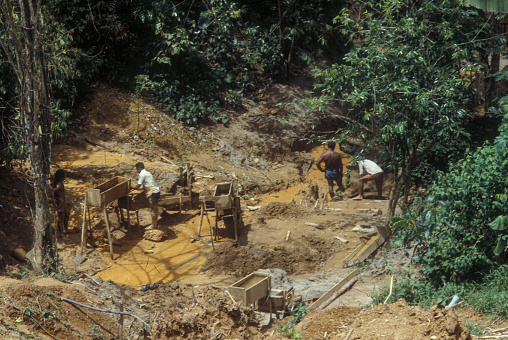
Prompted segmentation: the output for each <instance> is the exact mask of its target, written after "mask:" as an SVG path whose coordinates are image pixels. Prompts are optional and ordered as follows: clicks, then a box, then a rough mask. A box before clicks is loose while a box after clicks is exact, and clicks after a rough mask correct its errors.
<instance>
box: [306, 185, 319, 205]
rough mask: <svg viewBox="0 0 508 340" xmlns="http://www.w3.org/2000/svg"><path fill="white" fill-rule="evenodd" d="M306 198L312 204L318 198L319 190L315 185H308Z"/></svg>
mask: <svg viewBox="0 0 508 340" xmlns="http://www.w3.org/2000/svg"><path fill="white" fill-rule="evenodd" d="M307 197H308V198H309V199H310V200H311V202H314V201H316V200H317V199H318V198H319V188H318V185H317V184H316V183H314V182H312V183H310V184H309V187H308V189H307Z"/></svg>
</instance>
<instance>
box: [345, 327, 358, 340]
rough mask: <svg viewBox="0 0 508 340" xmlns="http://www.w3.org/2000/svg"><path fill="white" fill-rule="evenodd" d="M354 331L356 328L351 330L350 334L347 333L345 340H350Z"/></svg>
mask: <svg viewBox="0 0 508 340" xmlns="http://www.w3.org/2000/svg"><path fill="white" fill-rule="evenodd" d="M354 330H355V329H354V328H351V330H350V331H349V333H347V335H346V338H345V339H344V340H348V339H349V337H350V336H351V334H353V331H354Z"/></svg>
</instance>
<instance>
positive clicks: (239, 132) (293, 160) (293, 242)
mask: <svg viewBox="0 0 508 340" xmlns="http://www.w3.org/2000/svg"><path fill="white" fill-rule="evenodd" d="M304 95H305V93H303V92H302V91H300V90H298V89H297V88H293V87H289V86H286V87H285V86H279V85H277V86H274V87H272V88H269V89H265V90H264V91H259V92H258V93H255V94H253V96H252V97H251V98H250V99H249V100H246V101H245V103H244V109H243V111H242V112H240V113H234V114H233V113H232V114H231V121H230V123H229V124H228V125H226V126H223V125H216V124H214V123H209V124H208V125H206V126H203V127H200V128H192V127H185V126H183V125H182V124H180V123H179V122H177V121H175V120H173V119H171V118H168V117H167V116H166V115H165V114H164V113H162V112H160V111H159V110H157V108H156V107H155V106H154V105H152V104H150V102H149V101H147V100H146V99H141V98H137V97H136V96H133V95H132V94H130V93H124V92H121V91H118V90H116V89H112V88H109V87H106V86H97V88H96V92H95V96H94V98H93V99H92V100H91V101H89V102H87V103H86V104H85V105H83V107H82V110H81V111H82V114H81V118H80V119H81V120H82V123H83V127H82V128H81V129H79V130H72V129H71V130H70V131H69V132H68V133H67V135H66V137H65V138H64V140H62V141H59V142H58V143H56V144H55V145H54V146H53V154H52V172H54V171H55V170H56V169H59V168H64V169H65V170H66V171H67V172H68V179H67V181H66V183H65V185H66V190H67V199H68V201H69V202H70V203H71V205H72V207H73V209H72V213H71V220H70V228H71V230H72V231H73V233H71V234H68V235H61V236H60V237H59V238H58V256H59V257H60V259H61V261H60V263H61V267H60V268H59V274H57V275H54V276H55V277H54V278H35V277H34V276H33V274H31V272H30V270H29V269H28V268H25V267H24V266H23V262H22V261H19V260H18V259H16V258H15V257H14V256H13V254H14V253H15V252H14V250H15V248H16V247H17V246H21V247H22V248H24V249H25V250H29V249H30V247H31V242H32V236H31V229H30V225H31V223H30V212H31V210H30V207H31V206H33V202H31V199H30V198H31V197H33V194H32V193H31V188H30V185H29V184H30V178H31V177H30V176H31V174H30V173H29V171H28V170H26V168H25V167H19V168H16V169H14V170H12V171H10V170H7V169H5V168H0V173H1V175H2V178H3V181H2V183H3V184H2V185H0V204H1V209H0V221H2V222H3V223H2V227H1V228H0V231H1V233H0V241H2V242H3V246H2V248H1V250H0V256H1V257H0V264H1V267H0V268H1V270H2V274H3V275H4V276H2V277H0V296H1V297H2V299H1V300H0V301H1V304H2V307H1V308H0V320H1V321H2V322H1V323H0V338H3V339H20V338H22V339H25V338H37V339H75V338H85V339H117V338H119V334H120V333H121V334H123V336H124V338H129V339H143V338H147V339H169V338H171V339H262V338H268V339H281V338H285V336H287V335H286V334H283V333H280V332H279V331H277V330H276V329H275V328H273V325H274V324H280V325H283V324H285V323H287V321H288V320H289V319H290V318H291V317H290V316H287V317H286V319H284V320H276V321H274V322H272V323H271V324H269V325H266V322H265V321H261V319H260V315H259V314H257V313H255V312H254V311H253V310H252V309H251V308H248V307H245V306H241V305H239V304H238V303H236V302H235V301H233V300H232V299H231V297H230V296H228V295H227V294H226V293H225V291H224V288H225V287H227V286H228V285H230V284H232V283H234V282H235V281H237V280H238V279H240V278H242V277H243V276H245V275H248V274H250V273H252V272H254V271H256V270H260V269H261V270H271V271H273V273H274V277H275V273H277V277H278V278H279V281H280V282H278V283H276V282H275V280H274V283H273V284H280V285H284V284H291V285H294V286H295V287H298V288H296V291H297V298H299V299H301V301H303V302H304V303H306V304H310V303H311V302H312V301H315V300H316V299H317V298H318V297H319V296H321V295H322V294H324V293H325V292H326V291H327V290H328V289H330V288H331V287H333V286H334V285H335V284H336V283H337V282H338V281H339V280H340V279H341V278H343V277H345V276H346V275H347V273H348V272H350V271H351V270H352V268H342V266H341V262H342V260H343V259H344V258H345V257H346V256H347V255H348V254H349V253H350V252H351V251H352V250H353V249H354V248H356V247H357V246H358V245H359V244H360V237H361V236H362V234H361V233H358V232H355V231H353V230H352V229H353V228H354V227H355V226H358V225H370V226H380V225H384V224H385V223H386V219H385V217H384V216H385V213H386V203H387V201H386V200H374V199H373V198H372V197H373V195H374V192H373V191H371V190H373V188H371V187H370V186H368V188H367V192H366V199H365V200H363V201H353V200H351V199H349V197H352V196H353V195H354V194H355V193H356V190H357V187H356V183H357V177H356V176H357V175H353V177H352V182H351V184H349V185H348V186H347V190H346V193H345V195H344V197H345V199H344V200H342V201H337V202H324V203H323V204H322V206H323V209H320V208H321V201H319V202H318V204H315V203H314V201H309V199H308V197H309V195H306V193H307V191H308V188H309V184H311V183H315V184H316V185H317V187H318V191H319V197H320V198H322V195H323V194H324V193H325V192H327V185H326V182H325V181H324V179H323V177H322V174H321V173H319V172H317V171H315V170H314V169H315V168H314V167H313V160H314V159H316V158H317V157H318V156H319V154H320V153H321V152H322V151H323V149H322V147H321V146H317V147H313V148H309V149H305V150H304V149H300V142H299V138H301V137H303V136H304V135H305V133H306V132H307V128H306V126H305V125H304V124H301V121H303V119H302V120H298V119H297V120H294V121H290V122H287V123H286V122H285V120H284V119H282V118H286V117H287V114H288V112H286V111H284V110H285V109H282V108H280V107H279V106H276V104H277V103H279V102H292V103H293V104H292V105H293V109H294V110H295V111H294V112H296V115H299V114H300V115H303V113H300V112H298V108H297V105H296V103H297V102H298V98H301V97H302V96H304ZM294 112H293V113H294ZM307 118H308V119H316V120H317V122H318V123H319V122H320V118H319V117H317V118H316V117H307ZM345 157H347V155H345ZM138 161H142V162H144V163H145V165H146V167H147V169H148V170H149V171H150V172H152V174H153V175H154V178H155V180H156V182H157V184H158V185H159V187H160V188H161V191H162V192H163V193H164V192H167V191H168V190H169V187H170V186H171V184H172V183H173V182H174V180H175V179H176V178H177V177H178V173H179V166H181V165H183V164H185V163H189V164H192V165H193V167H194V170H195V182H194V190H195V191H196V192H206V191H210V190H212V189H213V187H214V185H215V184H216V183H222V182H229V181H231V182H233V183H234V184H235V186H236V187H237V188H238V192H239V196H240V197H241V206H242V213H243V220H244V226H243V227H242V228H241V229H240V231H239V240H238V244H235V242H234V241H232V240H231V238H230V237H227V235H226V234H222V235H223V236H222V237H220V238H219V239H218V240H217V241H216V242H215V243H214V245H213V248H212V246H211V243H210V242H209V241H210V233H209V230H210V229H209V227H208V221H207V220H206V218H205V219H204V222H203V228H202V230H201V233H200V235H199V236H200V237H202V240H201V241H194V240H193V239H191V238H190V236H194V235H196V233H197V227H198V224H199V209H198V207H184V210H183V211H182V213H181V214H179V213H178V212H176V211H168V210H166V209H164V208H162V207H161V209H160V210H159V225H160V229H161V230H162V231H163V232H164V234H165V236H164V238H163V239H162V241H160V242H154V241H149V240H146V239H145V238H143V229H144V227H146V226H147V225H149V224H150V217H149V214H148V211H144V210H141V211H140V212H139V219H140V227H141V228H140V229H138V228H137V227H135V226H133V227H132V231H129V230H128V228H127V227H126V224H125V223H120V221H119V220H118V217H117V215H116V213H115V211H114V209H113V208H108V209H107V214H108V218H109V221H110V223H111V226H112V238H113V240H114V242H113V255H114V256H113V259H111V257H110V254H109V247H108V242H107V233H106V229H105V222H104V216H103V215H102V212H101V211H97V210H94V209H92V210H91V212H90V219H91V222H92V223H91V224H92V225H91V236H90V238H89V240H88V242H87V244H86V247H85V252H84V254H83V256H84V258H85V261H84V262H80V261H76V255H78V254H79V250H80V233H79V231H80V228H81V226H82V225H83V218H82V205H81V204H82V202H83V198H84V194H85V192H86V190H87V189H89V188H92V187H94V186H97V185H99V184H100V183H103V182H104V181H106V180H108V179H110V178H112V177H114V176H123V177H126V178H129V179H131V180H132V181H133V183H134V182H135V181H136V180H137V173H136V172H135V169H134V164H135V163H136V162H138ZM389 188H390V180H389V178H388V180H387V181H386V183H385V185H384V195H385V196H387V194H388V192H389ZM300 202H301V204H300ZM249 207H250V209H249ZM209 218H210V219H211V221H210V223H211V224H212V225H213V223H214V219H213V218H214V214H213V212H210V216H209ZM131 220H135V217H134V216H131ZM220 228H223V226H222V225H220ZM337 236H338V238H337ZM344 240H346V241H347V242H344ZM387 249H388V248H387ZM408 263H409V261H408V258H407V256H406V255H405V253H404V251H398V252H391V251H388V250H386V251H378V254H377V257H376V258H375V259H374V260H369V262H368V263H367V265H366V266H363V267H362V272H361V274H360V275H359V276H358V277H357V280H356V283H355V284H354V286H353V287H352V288H351V289H350V290H349V291H347V292H345V293H344V294H343V295H341V296H340V297H339V298H338V299H336V300H335V301H333V302H332V303H330V304H329V306H328V307H327V308H326V309H322V310H320V309H318V310H316V311H314V312H312V313H310V314H309V315H308V316H307V317H306V318H305V319H304V321H303V322H302V323H301V324H299V325H298V327H297V332H298V333H300V334H301V335H302V337H303V338H304V339H323V338H327V339H343V338H345V337H346V335H347V334H348V333H349V332H350V331H351V329H353V332H352V333H351V336H350V339H431V338H433V337H435V339H468V338H469V333H468V331H467V329H466V327H465V326H464V322H463V321H461V319H460V318H457V316H456V315H455V313H454V311H447V312H444V311H439V310H431V311H422V310H421V309H420V308H418V307H412V306H408V305H407V304H405V303H404V302H403V301H399V302H397V303H395V304H390V305H381V306H376V307H374V308H373V309H370V310H364V311H362V310H361V309H360V308H358V306H359V305H366V304H369V303H370V302H371V294H372V292H373V290H374V289H375V288H377V287H379V286H380V285H382V284H386V283H388V282H389V279H390V278H389V276H388V275H386V273H385V268H386V266H389V267H390V268H391V270H392V272H393V271H398V270H400V271H402V270H403V269H405V268H407V266H408ZM57 279H59V280H57ZM74 302H78V303H81V304H82V305H77V304H75V303H74ZM83 305H85V306H83ZM87 306H90V307H94V308H95V309H90V308H88V307H87ZM97 309H100V310H97ZM119 311H124V313H126V314H125V315H123V316H121V315H120V314H115V313H112V312H117V313H118V312H119ZM459 314H460V313H459ZM261 325H263V326H261ZM491 326H495V325H494V324H492V325H491Z"/></svg>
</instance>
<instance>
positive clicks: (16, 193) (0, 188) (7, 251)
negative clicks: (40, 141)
mask: <svg viewBox="0 0 508 340" xmlns="http://www.w3.org/2000/svg"><path fill="white" fill-rule="evenodd" d="M0 177H1V178H2V183H1V184H0V224H1V226H2V227H1V228H0V273H3V272H4V270H5V267H6V265H16V264H20V263H21V262H20V260H19V259H16V258H15V257H14V253H13V251H14V250H15V249H16V247H18V246H21V247H22V248H23V249H24V250H26V251H28V250H29V249H31V247H32V240H33V232H32V223H33V222H32V219H31V216H30V209H35V206H34V199H33V197H34V194H33V187H31V186H30V182H31V178H30V176H28V175H26V174H25V172H22V171H18V172H14V171H10V170H9V169H7V168H5V167H0Z"/></svg>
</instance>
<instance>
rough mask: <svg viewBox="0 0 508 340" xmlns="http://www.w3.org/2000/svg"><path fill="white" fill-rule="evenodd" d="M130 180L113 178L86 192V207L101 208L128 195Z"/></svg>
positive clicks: (118, 177)
mask: <svg viewBox="0 0 508 340" xmlns="http://www.w3.org/2000/svg"><path fill="white" fill-rule="evenodd" d="M130 183H131V181H130V179H129V180H128V179H126V178H124V177H120V176H117V177H114V178H112V179H110V180H109V181H107V182H104V183H102V184H100V185H98V186H96V187H95V188H92V189H88V190H87V192H86V199H87V205H88V206H90V207H103V206H104V205H106V204H108V203H110V202H112V201H114V200H116V199H118V198H120V197H122V196H125V195H127V194H128V193H129V190H130Z"/></svg>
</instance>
